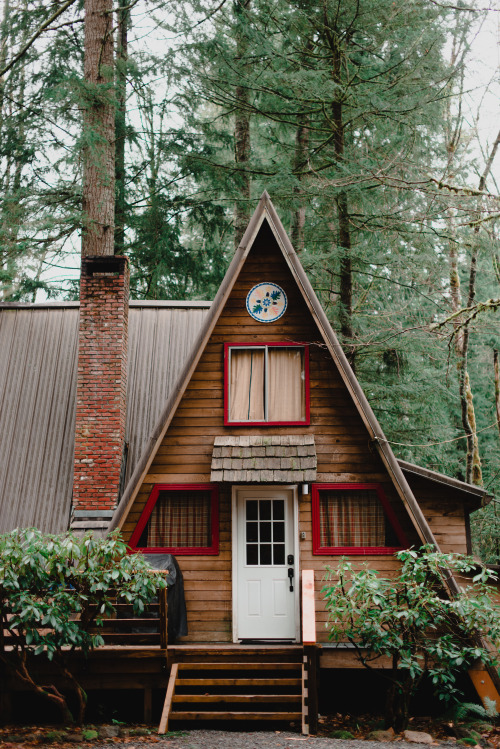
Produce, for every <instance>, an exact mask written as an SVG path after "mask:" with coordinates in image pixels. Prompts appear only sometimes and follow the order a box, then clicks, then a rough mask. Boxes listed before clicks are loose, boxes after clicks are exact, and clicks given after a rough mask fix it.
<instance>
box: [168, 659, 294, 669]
mask: <svg viewBox="0 0 500 749" xmlns="http://www.w3.org/2000/svg"><path fill="white" fill-rule="evenodd" d="M300 667H301V664H300V663H250V662H248V663H245V662H242V663H240V662H239V663H234V662H231V663H221V662H220V661H218V662H217V663H179V671H181V670H182V671H252V670H258V671H262V670H266V671H267V670H269V671H274V670H277V671H297V670H298V669H299V668H300Z"/></svg>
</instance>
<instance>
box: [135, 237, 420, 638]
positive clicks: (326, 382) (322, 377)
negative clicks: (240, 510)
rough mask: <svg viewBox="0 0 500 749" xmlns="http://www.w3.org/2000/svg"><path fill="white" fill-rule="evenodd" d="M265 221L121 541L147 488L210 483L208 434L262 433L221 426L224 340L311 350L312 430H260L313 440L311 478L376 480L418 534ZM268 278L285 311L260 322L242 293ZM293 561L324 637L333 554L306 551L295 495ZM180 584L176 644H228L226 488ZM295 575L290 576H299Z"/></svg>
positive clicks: (377, 560)
mask: <svg viewBox="0 0 500 749" xmlns="http://www.w3.org/2000/svg"><path fill="white" fill-rule="evenodd" d="M274 242H275V240H274V238H273V237H272V235H271V234H270V230H269V229H268V227H267V225H266V224H264V226H263V229H261V232H260V234H259V236H258V237H257V239H256V241H255V243H254V246H253V248H252V250H251V253H250V255H249V258H248V260H247V263H246V264H245V266H244V268H243V269H242V271H241V273H240V276H239V278H238V280H237V282H236V284H235V287H234V289H233V291H232V293H231V296H230V298H229V300H228V303H227V305H226V307H225V309H224V311H223V312H222V314H221V316H220V318H219V321H218V323H217V325H216V327H215V329H214V331H213V334H212V336H211V338H210V340H209V341H208V343H207V346H206V349H205V351H204V353H203V355H202V357H201V359H200V362H199V364H198V366H197V368H196V371H195V372H194V374H193V377H192V379H191V381H190V383H189V385H188V387H187V390H186V392H185V394H184V397H183V398H182V401H181V403H180V406H179V409H178V411H177V413H176V414H175V416H174V419H173V421H172V423H171V425H170V428H169V430H168V432H167V434H166V436H165V438H164V440H163V443H162V445H161V447H160V448H159V451H158V454H157V455H156V458H155V459H154V461H153V463H152V466H151V469H150V472H149V474H148V476H147V477H146V480H145V482H144V484H143V486H142V488H141V491H140V493H139V495H138V497H137V499H136V502H135V504H134V507H133V508H132V511H131V512H130V514H129V517H128V518H127V520H126V522H125V525H124V528H123V532H124V536H125V538H126V539H129V538H130V535H131V533H132V531H133V529H134V527H135V525H136V523H137V521H138V519H139V516H140V513H141V511H142V509H143V507H144V505H145V502H146V500H147V498H148V496H149V493H150V491H151V489H152V488H153V485H154V484H155V483H160V482H161V483H205V482H208V481H210V464H211V455H212V448H213V441H214V437H215V436H216V435H232V434H238V435H239V434H244V435H246V434H260V433H265V432H266V428H265V427H264V428H262V427H261V428H258V427H253V428H252V427H225V426H224V422H223V405H224V403H223V395H224V393H223V344H224V343H226V342H248V343H253V342H261V343H263V342H273V341H290V342H294V341H295V342H308V343H309V344H310V381H311V424H310V426H295V427H275V426H273V427H269V433H272V434H307V433H312V434H314V435H315V441H316V449H317V454H318V478H317V480H318V482H380V483H382V484H383V486H384V488H385V491H386V493H387V496H388V498H389V501H390V502H391V505H392V506H393V508H394V511H395V513H396V515H397V516H398V519H399V521H400V523H401V525H402V527H403V529H404V530H405V532H406V533H407V535H408V537H409V539H410V541H411V542H412V543H415V544H418V538H417V536H416V534H415V532H414V529H413V527H412V525H411V523H410V520H409V518H408V515H407V514H406V511H405V510H404V508H403V507H402V505H401V502H400V500H399V498H398V497H397V495H396V493H395V491H394V489H393V486H392V483H391V482H390V480H389V479H388V476H387V473H386V471H385V468H384V467H383V465H382V463H381V461H380V459H379V457H378V455H377V454H376V452H375V451H374V450H373V449H372V447H371V445H370V444H369V440H368V435H367V432H366V429H365V427H364V425H363V423H362V420H361V418H360V416H359V415H358V413H357V411H356V409H355V407H354V405H353V403H352V401H351V399H350V397H349V395H348V393H347V391H346V389H345V386H344V384H343V382H342V380H341V378H340V376H339V374H338V372H337V371H336V368H335V365H334V364H333V362H332V360H331V358H330V356H329V354H328V352H327V351H326V349H325V346H324V344H323V342H322V341H321V339H320V335H319V332H318V330H317V328H316V326H315V324H314V321H313V319H312V316H311V314H310V312H309V310H308V308H307V306H306V304H305V302H304V300H303V298H302V295H301V294H300V291H299V289H298V288H297V286H296V284H295V281H294V279H293V277H292V275H291V273H290V271H289V269H288V267H287V265H286V263H285V260H284V259H283V257H282V256H281V253H279V252H278V251H276V252H273V251H272V247H273V245H274ZM262 281H273V282H276V283H278V284H279V285H280V286H282V287H283V288H284V290H285V291H286V293H287V296H288V309H287V312H286V313H285V315H284V316H283V317H282V318H281V319H280V320H279V321H277V322H276V323H267V324H262V323H258V322H256V321H254V320H253V319H252V318H251V317H250V316H249V315H248V314H247V312H246V309H245V300H246V295H247V293H248V291H249V290H250V289H251V288H252V287H253V286H254V285H255V284H257V283H260V282H262ZM299 524H300V528H299V530H300V531H305V533H306V539H305V540H303V541H301V542H300V544H301V545H300V562H301V567H302V568H304V569H314V570H315V579H316V596H317V609H318V621H317V627H318V634H319V639H320V640H326V632H325V626H324V625H325V620H326V613H325V611H324V606H323V603H322V596H321V592H320V591H321V588H322V586H323V577H324V572H325V566H326V565H327V564H329V563H330V564H334V563H335V559H336V558H335V557H333V558H332V557H330V558H329V557H323V556H314V555H313V554H312V521H311V502H310V497H303V496H300V506H299ZM365 561H368V562H369V563H370V564H372V565H373V566H376V567H377V568H378V569H381V570H382V569H383V570H394V569H395V565H396V562H395V560H394V559H393V558H391V557H384V556H377V557H372V558H370V557H362V558H359V562H360V563H361V562H365ZM178 562H179V565H180V567H181V569H182V571H183V574H184V579H185V590H186V599H187V608H188V623H189V636H188V637H187V638H183V641H185V642H189V641H193V642H194V641H196V642H230V641H231V637H232V614H231V600H232V592H231V487H230V486H228V485H222V486H221V492H220V554H219V555H218V556H178ZM298 572H299V571H298Z"/></svg>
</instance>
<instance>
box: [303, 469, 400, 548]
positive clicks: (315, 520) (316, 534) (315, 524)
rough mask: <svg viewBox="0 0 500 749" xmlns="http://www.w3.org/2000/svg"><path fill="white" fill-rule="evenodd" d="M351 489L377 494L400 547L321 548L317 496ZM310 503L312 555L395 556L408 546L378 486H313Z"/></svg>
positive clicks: (381, 489) (397, 521)
mask: <svg viewBox="0 0 500 749" xmlns="http://www.w3.org/2000/svg"><path fill="white" fill-rule="evenodd" d="M349 489H352V490H354V491H363V490H369V489H372V490H374V491H376V492H377V494H378V498H379V500H380V503H381V505H382V507H383V508H384V512H385V515H386V517H387V520H388V521H389V523H390V524H391V525H392V527H393V529H394V532H395V533H396V536H397V537H398V540H399V542H400V546H321V545H320V543H321V535H320V514H319V496H320V492H321V491H323V490H328V491H331V490H333V491H336V490H338V491H345V490H349ZM311 501H312V534H313V554H315V555H323V556H325V555H331V556H343V555H346V554H347V555H359V556H369V555H373V556H376V555H382V554H386V555H390V554H395V553H396V551H401V549H407V548H408V546H409V544H408V540H407V538H406V535H405V533H404V531H403V529H402V528H401V525H400V524H399V520H398V519H397V517H396V515H395V513H394V510H393V509H392V507H391V505H390V504H389V500H388V499H387V497H386V496H385V492H384V490H383V488H382V486H381V485H380V484H313V485H312V491H311Z"/></svg>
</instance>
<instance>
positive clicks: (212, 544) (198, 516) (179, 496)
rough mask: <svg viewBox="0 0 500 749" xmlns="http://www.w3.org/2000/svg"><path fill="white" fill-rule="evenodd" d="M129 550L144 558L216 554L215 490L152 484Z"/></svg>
mask: <svg viewBox="0 0 500 749" xmlns="http://www.w3.org/2000/svg"><path fill="white" fill-rule="evenodd" d="M130 547H131V548H132V549H133V550H134V551H142V552H143V553H145V554H148V553H149V554H154V553H158V552H169V553H170V554H218V553H219V502H218V491H217V486H216V485H214V484H155V486H154V487H153V490H152V492H151V494H150V495H149V499H148V501H147V503H146V506H145V508H144V510H143V511H142V514H141V517H140V518H139V522H138V523H137V526H136V529H135V531H134V532H133V534H132V538H131V539H130Z"/></svg>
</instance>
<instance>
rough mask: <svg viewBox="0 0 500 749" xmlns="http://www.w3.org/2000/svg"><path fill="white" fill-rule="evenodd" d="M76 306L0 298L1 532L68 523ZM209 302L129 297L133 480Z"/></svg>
mask: <svg viewBox="0 0 500 749" xmlns="http://www.w3.org/2000/svg"><path fill="white" fill-rule="evenodd" d="M78 307H79V305H78V303H77V302H67V303H60V302H58V303H55V304H54V303H45V304H33V305H29V304H0V532H6V531H9V530H12V529H13V528H16V527H29V526H37V527H38V528H40V529H41V530H42V531H45V532H52V533H58V532H60V531H63V530H66V528H67V527H68V521H69V514H70V503H71V489H72V482H73V447H74V425H75V401H76V398H75V395H76V363H77V334H78ZM209 307H210V303H209V302H131V304H130V315H129V360H128V371H129V374H128V387H127V441H128V442H129V453H128V463H127V477H128V476H129V475H130V473H131V472H132V471H133V469H134V465H135V462H136V461H137V458H138V456H139V455H140V454H141V452H142V451H143V449H144V443H145V442H147V439H148V437H149V434H150V432H151V430H152V428H153V425H154V424H155V422H156V420H157V419H158V416H159V414H160V413H161V410H162V408H163V406H164V404H165V401H166V400H167V396H168V394H169V393H170V391H171V389H172V387H173V384H174V383H175V381H176V379H177V377H178V375H179V371H180V370H181V369H182V367H183V365H184V362H185V360H186V358H187V356H188V353H189V351H190V350H191V347H192V345H193V342H194V339H195V338H196V335H197V334H198V331H199V329H200V327H201V325H202V321H203V318H204V317H205V316H206V314H207V312H208V308H209Z"/></svg>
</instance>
